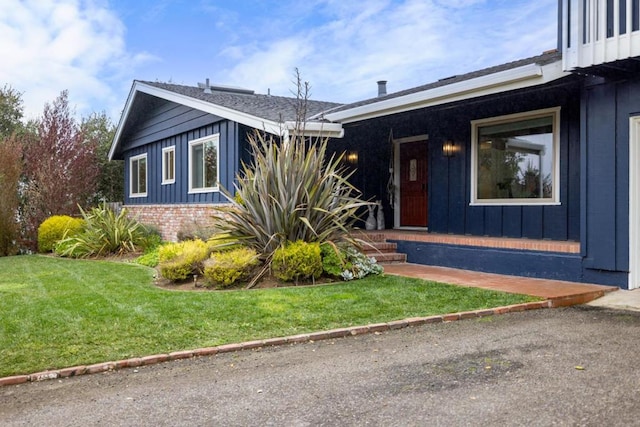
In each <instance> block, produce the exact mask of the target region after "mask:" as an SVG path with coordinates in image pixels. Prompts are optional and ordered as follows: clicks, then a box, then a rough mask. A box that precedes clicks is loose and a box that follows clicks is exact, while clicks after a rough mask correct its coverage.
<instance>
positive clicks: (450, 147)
mask: <svg viewBox="0 0 640 427" xmlns="http://www.w3.org/2000/svg"><path fill="white" fill-rule="evenodd" d="M455 152H456V145H455V143H454V142H453V141H452V140H450V139H447V140H446V141H445V142H444V143H443V144H442V154H443V155H444V156H445V157H453V155H454V154H455Z"/></svg>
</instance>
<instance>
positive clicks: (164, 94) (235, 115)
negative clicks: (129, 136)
mask: <svg viewBox="0 0 640 427" xmlns="http://www.w3.org/2000/svg"><path fill="white" fill-rule="evenodd" d="M138 92H140V93H146V94H148V95H152V96H156V97H158V98H161V99H165V100H167V101H171V102H175V103H177V104H180V105H184V106H187V107H191V108H194V109H196V110H199V111H204V112H205V113H209V114H213V115H216V116H219V117H222V118H224V119H227V120H230V121H234V122H238V123H241V124H243V125H246V126H249V127H252V128H255V129H259V130H262V131H265V132H267V133H270V134H273V135H278V136H282V135H283V134H284V132H285V129H284V126H283V124H282V123H278V122H274V121H271V120H266V119H262V118H260V117H256V116H253V115H251V114H247V113H243V112H241V111H237V110H234V109H231V108H227V107H222V106H220V105H216V104H212V103H210V102H207V101H203V100H200V99H195V98H191V97H190V96H186V95H181V94H179V93H175V92H172V91H169V90H166V89H161V88H158V87H155V86H150V85H147V84H145V83H142V82H135V83H134V85H133V87H132V88H131V92H130V93H129V97H128V98H127V103H126V105H125V109H124V112H123V113H122V116H121V118H120V122H119V123H118V128H117V130H116V134H115V136H114V138H113V143H112V144H111V149H110V150H109V160H112V158H113V154H114V153H115V149H116V146H117V143H118V141H119V140H120V136H121V134H122V130H123V128H124V124H125V123H126V122H127V118H128V117H129V112H130V109H131V107H132V105H133V101H134V100H135V95H136V94H137V93H138Z"/></svg>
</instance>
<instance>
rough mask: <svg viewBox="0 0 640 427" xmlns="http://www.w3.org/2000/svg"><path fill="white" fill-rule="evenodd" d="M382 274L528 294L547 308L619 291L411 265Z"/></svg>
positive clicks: (392, 266) (389, 267) (386, 269)
mask: <svg viewBox="0 0 640 427" xmlns="http://www.w3.org/2000/svg"><path fill="white" fill-rule="evenodd" d="M384 272H385V274H393V275H397V276H406V277H415V278H419V279H424V280H432V281H435V282H442V283H450V284H453V285H460V286H470V287H476V288H483V289H491V290H496V291H503V292H509V293H514V294H525V295H531V296H535V297H540V298H544V299H546V300H548V301H549V306H550V307H563V306H569V305H577V304H585V303H587V302H589V301H592V300H594V299H596V298H600V297H602V296H604V295H605V294H606V293H608V292H612V291H617V290H618V289H619V288H618V287H615V286H603V285H594V284H588V283H574V282H565V281H561V280H548V279H534V278H530V277H518V276H506V275H501V274H493V273H482V272H478V271H469V270H459V269H455V268H448V267H435V266H430V265H420V264H410V263H405V264H387V265H385V266H384Z"/></svg>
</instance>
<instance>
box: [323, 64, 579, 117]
mask: <svg viewBox="0 0 640 427" xmlns="http://www.w3.org/2000/svg"><path fill="white" fill-rule="evenodd" d="M568 75H570V73H568V72H565V71H563V69H562V61H561V60H558V61H556V62H553V63H551V64H547V65H538V64H528V65H525V66H522V67H518V68H513V69H510V70H505V71H500V72H497V73H494V74H489V75H485V76H480V77H476V78H474V79H469V80H464V81H461V82H457V83H452V84H448V85H445V86H440V87H436V88H433V89H427V90H424V91H422V92H416V93H411V94H408V95H404V96H399V97H396V98H391V99H386V100H382V101H378V102H374V103H372V104H367V105H362V106H359V107H354V108H350V109H348V110H342V111H337V112H334V113H331V112H329V113H326V114H324V118H326V119H327V120H330V121H332V122H339V123H343V124H344V123H351V122H356V121H361V120H366V119H372V118H375V117H382V116H388V115H391V114H396V113H402V112H406V111H411V110H416V109H419V108H425V107H431V106H435V105H442V104H448V103H451V102H456V101H463V100H466V99H471V98H476V97H480V96H485V95H491V94H496V93H501V92H507V91H510V90H515V89H523V88H526V87H531V86H537V85H542V84H545V83H548V82H551V81H553V80H557V79H560V78H562V77H565V76H568Z"/></svg>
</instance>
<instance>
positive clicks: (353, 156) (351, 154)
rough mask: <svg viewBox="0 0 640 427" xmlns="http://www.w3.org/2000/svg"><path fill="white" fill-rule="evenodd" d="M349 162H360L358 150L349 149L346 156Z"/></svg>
mask: <svg viewBox="0 0 640 427" xmlns="http://www.w3.org/2000/svg"><path fill="white" fill-rule="evenodd" d="M345 159H346V160H347V163H349V164H351V165H357V164H358V152H357V151H347V155H346V156H345Z"/></svg>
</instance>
